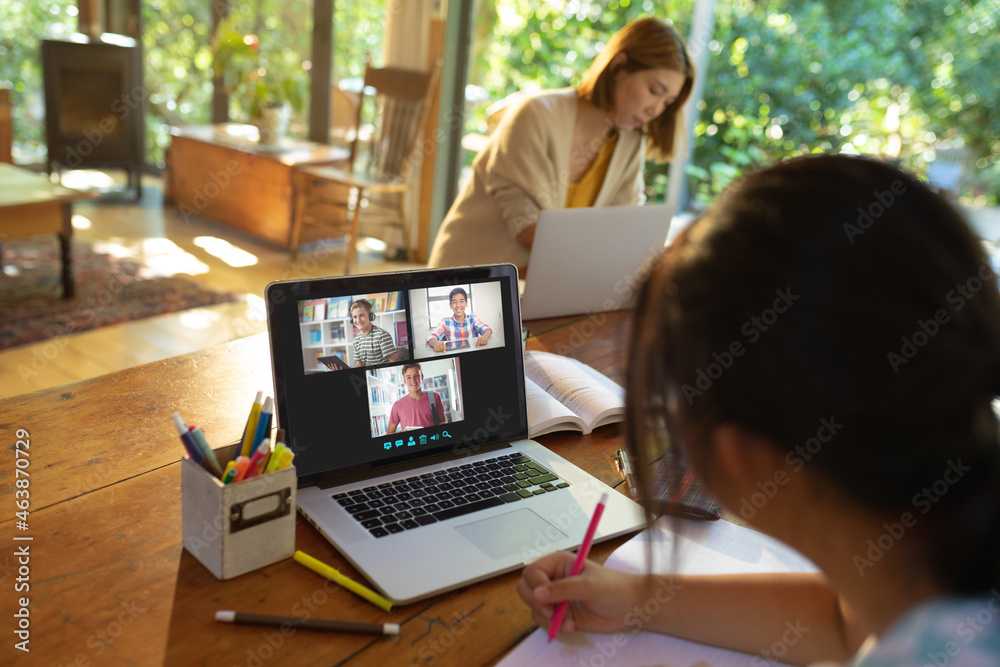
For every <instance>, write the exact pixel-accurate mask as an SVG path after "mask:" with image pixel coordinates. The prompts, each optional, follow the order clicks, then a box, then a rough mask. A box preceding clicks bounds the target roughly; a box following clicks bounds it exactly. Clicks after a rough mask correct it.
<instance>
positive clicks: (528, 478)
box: [333, 454, 569, 537]
mask: <svg viewBox="0 0 1000 667" xmlns="http://www.w3.org/2000/svg"><path fill="white" fill-rule="evenodd" d="M567 486H569V484H568V483H567V482H564V481H563V480H561V479H560V478H559V477H558V476H556V475H554V474H552V472H551V471H550V470H548V469H546V468H545V466H543V465H541V464H540V463H538V462H536V461H534V460H532V459H531V458H530V457H527V456H524V455H523V454H505V455H503V456H498V457H496V458H492V459H486V460H484V461H476V462H475V463H466V464H463V465H459V466H455V467H453V468H447V469H445V470H439V471H437V472H428V473H424V474H422V475H414V476H413V477H407V478H406V479H400V480H396V481H394V482H386V483H384V484H377V485H374V486H368V487H365V488H363V489H355V490H354V491H347V492H345V493H338V494H336V495H334V496H333V499H334V500H336V501H337V502H338V503H339V504H340V505H341V507H343V508H344V509H345V510H347V511H348V512H349V513H350V514H351V516H353V517H354V519H355V520H356V521H357V522H358V523H360V524H361V525H362V526H364V527H365V528H367V529H368V532H370V533H371V534H372V535H373V536H375V537H385V536H386V535H392V534H395V533H401V532H403V531H404V530H413V529H414V528H419V527H421V526H426V525H429V524H432V523H437V522H438V521H444V520H446V519H453V518H455V517H457V516H462V515H463V514H470V513H472V512H478V511H479V510H484V509H488V508H490V507H499V506H500V505H504V504H506V503H516V502H518V501H519V500H522V499H524V498H530V497H531V496H537V495H541V494H543V493H550V492H552V491H558V490H559V489H564V488H566V487H567Z"/></svg>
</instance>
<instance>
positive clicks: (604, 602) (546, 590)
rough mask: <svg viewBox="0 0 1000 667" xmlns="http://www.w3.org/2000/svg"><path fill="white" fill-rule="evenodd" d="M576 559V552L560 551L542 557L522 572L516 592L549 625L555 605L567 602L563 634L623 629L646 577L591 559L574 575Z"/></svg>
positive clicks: (536, 615)
mask: <svg viewBox="0 0 1000 667" xmlns="http://www.w3.org/2000/svg"><path fill="white" fill-rule="evenodd" d="M574 560H575V556H574V555H573V554H571V553H568V552H566V551H559V552H556V553H552V554H548V555H547V556H543V557H542V558H539V559H538V560H536V561H535V562H533V563H531V564H530V565H527V566H526V567H525V568H524V570H523V571H522V572H521V580H520V581H519V582H517V593H518V595H520V596H521V599H522V600H524V601H525V603H526V604H527V605H528V606H529V607H531V615H532V617H533V618H534V620H535V622H536V623H538V625H539V626H540V627H542V628H548V627H549V624H550V623H551V621H552V615H553V614H554V613H555V609H556V606H557V605H558V604H559V603H560V602H562V601H563V600H569V601H570V605H569V608H568V609H567V610H566V616H565V617H564V618H563V623H562V627H561V628H560V632H572V631H574V630H585V631H593V632H615V631H617V630H621V629H622V628H624V627H625V618H626V616H627V615H628V614H629V613H630V612H631V611H632V610H633V609H635V608H636V605H637V604H639V598H640V597H641V595H642V590H643V583H642V580H643V578H644V577H641V576H638V575H634V574H627V573H624V572H617V571H615V570H609V569H608V568H606V567H603V566H601V565H598V564H597V563H594V562H593V561H589V560H588V561H586V563H585V564H584V566H583V571H582V572H580V574H579V575H577V576H575V577H570V576H569V572H570V569H571V568H572V567H573V561H574Z"/></svg>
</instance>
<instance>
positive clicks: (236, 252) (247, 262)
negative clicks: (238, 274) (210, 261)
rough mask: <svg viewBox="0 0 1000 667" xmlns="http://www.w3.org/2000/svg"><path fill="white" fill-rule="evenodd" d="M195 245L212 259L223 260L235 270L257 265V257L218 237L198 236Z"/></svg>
mask: <svg viewBox="0 0 1000 667" xmlns="http://www.w3.org/2000/svg"><path fill="white" fill-rule="evenodd" d="M194 244H195V245H196V246H198V247H199V248H201V249H203V250H204V251H205V252H207V253H208V254H209V255H211V256H212V257H215V258H217V259H221V260H222V261H223V262H225V263H226V264H228V265H229V266H232V267H234V268H240V267H244V266H254V265H255V264H257V256H256V255H254V254H252V253H249V252H247V251H246V250H243V249H242V248H239V247H237V246H234V245H233V244H232V243H230V242H229V241H226V240H225V239H220V238H218V237H217V236H197V237H195V239H194Z"/></svg>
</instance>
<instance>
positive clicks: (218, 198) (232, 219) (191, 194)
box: [164, 124, 348, 248]
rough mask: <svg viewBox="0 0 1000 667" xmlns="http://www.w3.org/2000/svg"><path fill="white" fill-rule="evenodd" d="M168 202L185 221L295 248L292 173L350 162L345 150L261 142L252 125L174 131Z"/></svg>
mask: <svg viewBox="0 0 1000 667" xmlns="http://www.w3.org/2000/svg"><path fill="white" fill-rule="evenodd" d="M171 133H172V134H173V138H172V140H171V144H170V148H169V150H168V152H167V159H166V161H167V172H166V174H167V176H166V185H165V187H166V191H165V193H164V201H165V202H166V203H170V202H172V203H174V204H175V205H176V206H177V208H178V210H179V211H180V213H181V216H183V218H184V219H185V220H187V219H189V218H190V217H191V216H196V217H201V218H207V219H208V220H212V221H215V222H219V223H222V224H224V225H228V226H230V227H234V228H236V229H239V230H242V231H244V232H247V233H249V234H252V235H254V236H257V237H259V238H262V239H264V240H266V241H271V242H272V243H276V244H278V245H280V246H282V247H285V248H287V247H290V245H289V244H290V237H291V225H292V169H293V168H294V167H296V166H299V165H309V164H331V163H338V162H342V161H344V160H346V159H347V157H348V151H347V150H346V149H344V148H339V147H334V146H325V145H323V144H317V143H312V142H309V141H299V140H292V139H283V140H281V141H279V142H278V143H277V144H275V145H272V146H262V145H260V144H258V143H257V130H256V128H254V127H253V126H251V125H237V124H223V125H197V126H190V127H181V128H173V129H172V130H171Z"/></svg>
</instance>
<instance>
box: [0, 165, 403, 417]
mask: <svg viewBox="0 0 1000 667" xmlns="http://www.w3.org/2000/svg"><path fill="white" fill-rule="evenodd" d="M69 176H70V177H71V178H69V179H66V180H65V181H64V182H65V184H66V185H70V186H74V185H76V184H77V183H74V182H73V180H72V177H74V176H75V177H77V178H80V179H84V180H83V182H81V183H79V185H84V184H86V183H91V184H94V183H95V182H96V184H99V185H108V183H104V182H103V180H104V179H105V178H106V177H105V176H104V175H103V174H100V173H96V174H95V173H84V172H80V173H75V174H70V175H69ZM143 188H144V190H143V199H142V201H141V202H140V203H138V204H135V203H128V204H121V203H118V204H116V203H102V202H96V203H91V202H87V203H84V204H78V205H77V206H76V207H75V209H74V219H73V223H74V228H75V229H74V237H75V238H76V239H79V240H86V241H91V242H94V243H96V244H100V248H101V249H103V250H107V251H111V252H116V253H122V254H126V255H128V256H130V257H132V258H134V259H135V260H137V261H139V262H141V263H142V264H143V265H144V266H145V267H147V268H148V269H149V270H150V271H154V272H158V273H162V274H171V273H180V274H189V276H190V277H191V278H192V279H193V280H196V281H198V282H200V283H202V284H204V285H207V286H210V287H213V288H216V289H220V290H229V291H234V292H240V293H243V294H245V295H246V297H245V299H244V300H243V301H242V302H239V303H228V304H220V305H218V306H211V307H208V308H196V309H191V310H186V311H182V312H179V313H172V314H169V315H161V316H157V317H152V318H148V319H144V320H137V321H135V322H130V323H126V324H120V325H115V326H110V327H104V328H102V329H95V330H93V331H88V332H84V333H80V334H76V335H74V336H70V337H66V338H62V339H53V340H52V341H46V342H40V343H34V344H31V345H24V346H20V347H16V348H11V349H9V350H5V351H2V352H0V378H3V382H0V398H5V397H8V396H16V395H18V394H24V393H27V392H31V391H36V390H38V389H45V388H48V387H53V386H57V385H61V384H65V383H67V382H74V381H76V380H83V379H86V378H90V377H94V376H97V375H103V374H105V373H110V372H112V371H116V370H121V369H123V368H129V367H131V366H136V365H139V364H144V363H149V362H153V361H158V360H160V359H166V358H168V357H172V356H175V355H178V354H185V353H188V352H193V351H195V350H199V349H202V348H205V347H209V346H211V345H215V344H217V343H222V342H226V341H230V340H235V339H237V338H242V337H245V336H249V335H251V334H254V333H258V332H261V331H266V330H267V322H266V316H265V312H264V302H263V298H262V296H263V294H264V288H265V286H266V285H267V284H268V283H269V282H271V281H273V280H279V279H288V278H299V277H313V276H327V275H338V274H340V273H341V272H342V269H343V263H344V258H345V253H346V246H340V247H333V248H321V249H318V250H315V251H313V252H310V253H300V254H299V257H298V260H297V261H295V262H292V261H291V258H290V256H289V253H288V251H287V250H286V249H282V248H278V247H275V246H272V245H270V244H267V243H264V242H259V241H255V240H254V239H253V238H252V237H250V236H248V235H246V234H243V233H241V232H238V231H235V230H232V229H229V228H227V227H223V226H221V225H216V224H213V223H211V222H208V221H204V220H199V219H190V220H184V219H183V218H182V216H181V215H180V214H179V213H178V212H177V211H176V209H174V208H172V207H167V208H164V207H163V204H162V188H161V184H160V182H159V181H158V180H157V179H151V178H150V179H146V180H144V181H143ZM359 250H360V249H359ZM417 266H418V265H416V264H407V263H401V262H387V261H385V259H384V257H383V256H382V255H381V253H378V252H373V251H360V252H359V261H358V264H357V265H356V268H355V271H354V272H355V273H370V272H374V271H387V270H398V269H408V268H416V267H417Z"/></svg>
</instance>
